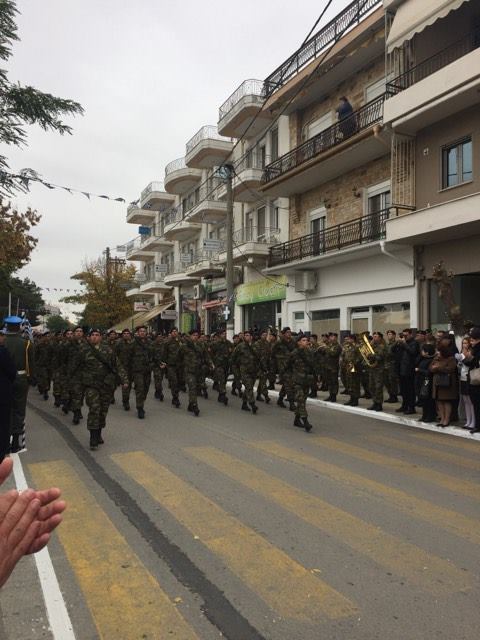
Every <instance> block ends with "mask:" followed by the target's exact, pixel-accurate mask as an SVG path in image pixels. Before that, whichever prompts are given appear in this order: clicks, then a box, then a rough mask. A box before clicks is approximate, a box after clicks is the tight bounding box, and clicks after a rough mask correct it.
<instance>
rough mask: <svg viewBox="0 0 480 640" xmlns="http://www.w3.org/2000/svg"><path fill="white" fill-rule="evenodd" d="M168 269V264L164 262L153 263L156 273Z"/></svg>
mask: <svg viewBox="0 0 480 640" xmlns="http://www.w3.org/2000/svg"><path fill="white" fill-rule="evenodd" d="M167 270H168V265H166V264H156V265H155V272H156V273H167Z"/></svg>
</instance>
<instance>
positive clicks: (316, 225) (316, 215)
mask: <svg viewBox="0 0 480 640" xmlns="http://www.w3.org/2000/svg"><path fill="white" fill-rule="evenodd" d="M326 226H327V210H326V209H325V207H319V208H318V209H314V210H313V211H311V212H310V233H316V232H317V231H324V230H325V227H326Z"/></svg>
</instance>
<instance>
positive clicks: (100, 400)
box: [85, 386, 112, 431]
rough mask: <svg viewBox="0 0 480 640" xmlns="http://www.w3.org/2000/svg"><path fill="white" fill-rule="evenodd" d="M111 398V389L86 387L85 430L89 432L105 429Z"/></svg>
mask: <svg viewBox="0 0 480 640" xmlns="http://www.w3.org/2000/svg"><path fill="white" fill-rule="evenodd" d="M111 398H112V388H111V387H105V386H99V387H86V389H85V402H86V404H87V407H88V417H87V429H88V430H89V431H96V430H98V429H103V428H104V427H105V425H106V420H107V413H108V409H109V408H110V400H111Z"/></svg>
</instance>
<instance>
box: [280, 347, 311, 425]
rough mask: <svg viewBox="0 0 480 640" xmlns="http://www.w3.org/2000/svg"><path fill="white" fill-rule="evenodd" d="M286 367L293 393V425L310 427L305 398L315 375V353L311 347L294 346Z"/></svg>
mask: <svg viewBox="0 0 480 640" xmlns="http://www.w3.org/2000/svg"><path fill="white" fill-rule="evenodd" d="M286 369H287V370H288V371H289V372H290V374H291V376H292V382H293V388H294V393H295V396H294V397H295V421H294V425H295V426H299V427H305V428H306V429H307V430H310V429H311V425H310V424H309V423H308V413H307V406H306V404H307V398H308V395H309V391H310V389H311V387H312V384H313V381H314V380H315V379H316V376H317V368H316V366H315V355H314V353H313V352H312V349H311V347H306V348H300V347H298V346H297V347H296V348H295V349H294V351H292V352H291V353H290V355H289V357H288V361H287V364H286ZM300 420H301V421H300Z"/></svg>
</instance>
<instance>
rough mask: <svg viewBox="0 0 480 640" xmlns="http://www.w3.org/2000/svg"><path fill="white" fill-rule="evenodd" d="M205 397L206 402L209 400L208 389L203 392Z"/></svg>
mask: <svg viewBox="0 0 480 640" xmlns="http://www.w3.org/2000/svg"><path fill="white" fill-rule="evenodd" d="M203 397H204V398H205V400H208V389H207V387H205V389H204V390H203Z"/></svg>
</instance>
